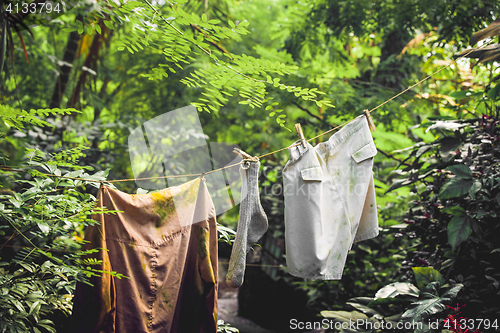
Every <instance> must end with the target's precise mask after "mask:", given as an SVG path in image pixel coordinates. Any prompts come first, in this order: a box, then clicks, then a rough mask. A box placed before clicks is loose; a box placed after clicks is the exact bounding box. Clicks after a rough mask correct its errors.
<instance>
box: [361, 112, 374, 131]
mask: <svg viewBox="0 0 500 333" xmlns="http://www.w3.org/2000/svg"><path fill="white" fill-rule="evenodd" d="M363 113H364V114H365V116H366V120H368V127H370V131H372V132H375V131H376V130H377V129H376V128H375V123H374V122H373V119H372V116H371V115H370V111H368V109H365V110H363Z"/></svg>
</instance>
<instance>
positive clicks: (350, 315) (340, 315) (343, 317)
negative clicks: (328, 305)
mask: <svg viewBox="0 0 500 333" xmlns="http://www.w3.org/2000/svg"><path fill="white" fill-rule="evenodd" d="M321 315H322V316H323V317H325V318H332V319H335V320H338V321H340V322H352V321H356V320H358V319H361V320H363V319H365V320H366V319H368V316H367V315H365V314H364V313H362V312H359V311H351V312H349V311H329V310H323V311H321Z"/></svg>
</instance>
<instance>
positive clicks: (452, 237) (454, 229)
mask: <svg viewBox="0 0 500 333" xmlns="http://www.w3.org/2000/svg"><path fill="white" fill-rule="evenodd" d="M471 233H472V229H471V226H470V218H469V217H468V216H467V215H462V216H454V217H453V218H452V219H451V221H450V223H449V224H448V243H449V244H450V245H451V246H452V248H453V250H456V248H457V247H458V246H459V245H460V244H461V243H462V242H463V241H466V240H467V238H469V236H470V234H471Z"/></svg>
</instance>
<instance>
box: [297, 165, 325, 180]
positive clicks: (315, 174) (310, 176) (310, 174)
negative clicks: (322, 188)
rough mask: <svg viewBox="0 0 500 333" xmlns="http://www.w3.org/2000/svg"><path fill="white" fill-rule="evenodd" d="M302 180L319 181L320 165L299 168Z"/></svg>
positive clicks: (320, 178) (321, 176)
mask: <svg viewBox="0 0 500 333" xmlns="http://www.w3.org/2000/svg"><path fill="white" fill-rule="evenodd" d="M300 174H301V175H302V179H303V180H307V181H316V182H320V181H322V180H323V170H321V167H320V166H319V167H314V168H308V169H303V170H300Z"/></svg>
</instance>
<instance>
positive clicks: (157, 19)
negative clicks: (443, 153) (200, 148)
mask: <svg viewBox="0 0 500 333" xmlns="http://www.w3.org/2000/svg"><path fill="white" fill-rule="evenodd" d="M110 4H111V5H113V6H114V7H115V8H113V9H111V7H110V5H109V4H108V5H106V4H105V3H104V4H103V5H102V7H101V9H100V11H101V13H99V12H98V13H97V14H95V16H99V14H100V16H103V17H107V18H105V19H104V22H111V20H113V22H114V23H121V24H124V22H129V23H127V24H128V25H131V26H132V28H131V29H132V31H131V32H132V33H131V34H127V35H122V36H121V37H120V42H118V43H117V45H116V47H117V49H118V50H119V51H122V50H125V49H126V50H127V51H129V52H130V53H131V54H134V53H137V52H142V51H144V50H146V49H148V50H152V51H153V52H154V53H156V54H161V55H163V56H164V63H160V64H158V65H157V67H155V68H153V69H151V71H152V72H150V73H142V74H141V76H143V77H146V78H148V79H149V80H152V81H160V80H163V79H164V78H168V77H169V75H170V74H175V73H176V72H177V71H182V70H183V69H185V68H186V67H187V66H193V65H194V66H195V68H196V69H194V70H192V71H191V72H190V73H188V74H187V75H185V76H184V77H183V78H182V79H181V80H180V82H182V83H184V84H185V85H186V86H188V87H190V88H201V89H202V92H201V96H202V97H200V98H199V99H198V101H197V102H194V103H192V104H193V105H194V106H196V107H197V108H198V109H199V110H204V111H207V112H211V111H215V112H218V111H219V109H220V108H221V107H223V106H224V105H226V104H227V103H228V102H229V98H230V97H232V96H234V95H235V94H238V95H239V97H240V101H239V103H240V104H244V105H249V106H250V107H252V108H260V107H262V106H263V104H265V103H266V102H267V101H268V100H269V99H268V96H267V95H268V90H269V88H270V87H274V88H279V89H281V90H286V91H288V92H289V93H293V94H294V95H295V96H296V97H299V98H301V99H302V100H305V101H312V102H315V103H316V104H317V105H318V106H320V107H321V106H333V105H332V104H331V102H330V101H329V100H327V99H319V95H322V94H324V93H323V92H321V91H319V90H318V89H317V88H312V89H308V88H305V89H304V88H301V87H298V86H293V85H287V84H284V83H281V82H280V81H281V78H279V77H274V78H273V77H272V76H273V75H278V76H284V75H287V74H292V73H295V72H296V70H297V69H298V67H297V66H295V65H289V64H286V63H282V62H280V61H272V60H270V59H263V58H256V57H253V56H250V55H246V54H242V55H238V54H235V53H232V52H230V51H228V50H227V49H226V47H225V45H224V44H227V42H228V41H229V40H236V41H239V40H241V37H242V36H244V35H246V34H248V33H249V31H248V30H247V29H246V27H247V26H248V24H249V23H248V21H246V20H243V21H238V22H237V23H236V24H235V23H234V22H233V21H231V20H229V21H228V25H229V27H227V26H222V25H221V21H220V20H218V19H210V20H209V19H208V16H207V15H206V14H202V15H201V16H200V15H198V14H197V13H196V12H187V11H186V6H188V5H189V4H188V3H187V2H178V3H176V4H175V5H172V4H169V5H166V6H163V7H161V8H160V9H158V8H156V7H155V6H153V5H152V4H151V3H150V2H148V1H146V2H145V3H142V2H138V1H128V2H126V3H122V4H120V5H118V4H116V3H114V2H111V3H110ZM75 24H76V26H75V27H74V28H73V29H75V30H78V31H79V33H83V31H87V30H88V33H92V31H93V30H92V27H98V25H96V24H94V23H92V24H91V25H89V26H87V28H85V27H84V25H82V23H81V22H79V21H78V22H76V23H75ZM112 25H113V27H114V24H110V23H108V24H107V25H106V26H107V27H108V28H110V26H112ZM68 30H72V29H68ZM200 52H201V53H200ZM201 55H204V56H205V57H206V58H200V56H201ZM197 59H204V60H203V61H201V62H200V61H197ZM283 117H284V115H283ZM281 118H282V117H278V118H277V122H278V124H279V125H280V126H282V127H284V126H285V125H284V122H283V121H282V119H281Z"/></svg>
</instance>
